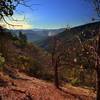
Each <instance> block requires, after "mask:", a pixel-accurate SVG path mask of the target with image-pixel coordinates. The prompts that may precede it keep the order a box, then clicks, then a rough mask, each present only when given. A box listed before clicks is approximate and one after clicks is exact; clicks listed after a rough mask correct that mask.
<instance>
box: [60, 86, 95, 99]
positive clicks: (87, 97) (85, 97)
mask: <svg viewBox="0 0 100 100" xmlns="http://www.w3.org/2000/svg"><path fill="white" fill-rule="evenodd" d="M58 89H59V90H60V91H61V92H63V93H65V94H69V95H71V96H73V97H74V98H75V99H77V100H95V98H94V97H92V96H89V95H88V96H87V95H83V94H75V93H72V92H69V91H67V90H65V89H63V88H61V87H60V88H58Z"/></svg>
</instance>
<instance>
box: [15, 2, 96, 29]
mask: <svg viewBox="0 0 100 100" xmlns="http://www.w3.org/2000/svg"><path fill="white" fill-rule="evenodd" d="M31 4H39V5H33V6H32V7H31V8H32V9H30V8H27V7H24V6H18V7H17V10H16V12H15V18H17V17H22V18H23V17H24V16H25V18H26V19H25V21H24V22H19V23H21V24H23V25H26V28H63V27H66V26H67V25H69V26H77V25H80V24H85V23H88V22H91V18H92V17H94V16H95V12H94V9H93V8H92V6H91V5H92V4H91V3H90V2H87V1H86V0H29V1H28V2H27V5H31ZM23 27H25V26H23Z"/></svg>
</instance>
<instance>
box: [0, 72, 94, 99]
mask: <svg viewBox="0 0 100 100" xmlns="http://www.w3.org/2000/svg"><path fill="white" fill-rule="evenodd" d="M17 74H18V77H16V78H11V77H9V76H8V75H7V74H3V73H2V72H0V100H95V94H94V93H92V90H88V89H83V88H79V87H73V86H71V85H66V86H65V87H61V89H57V88H55V86H54V85H53V84H51V83H48V82H46V81H43V80H39V79H36V78H34V77H29V76H27V75H26V74H24V73H19V72H18V73H17Z"/></svg>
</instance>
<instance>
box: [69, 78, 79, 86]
mask: <svg viewBox="0 0 100 100" xmlns="http://www.w3.org/2000/svg"><path fill="white" fill-rule="evenodd" d="M71 84H72V85H79V84H80V80H79V79H77V78H75V79H73V80H72V81H71Z"/></svg>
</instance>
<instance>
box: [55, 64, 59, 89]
mask: <svg viewBox="0 0 100 100" xmlns="http://www.w3.org/2000/svg"><path fill="white" fill-rule="evenodd" d="M54 71H55V73H54V74H55V76H54V77H55V79H54V81H55V86H56V87H57V88H59V78H58V64H57V62H56V64H55V66H54Z"/></svg>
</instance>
